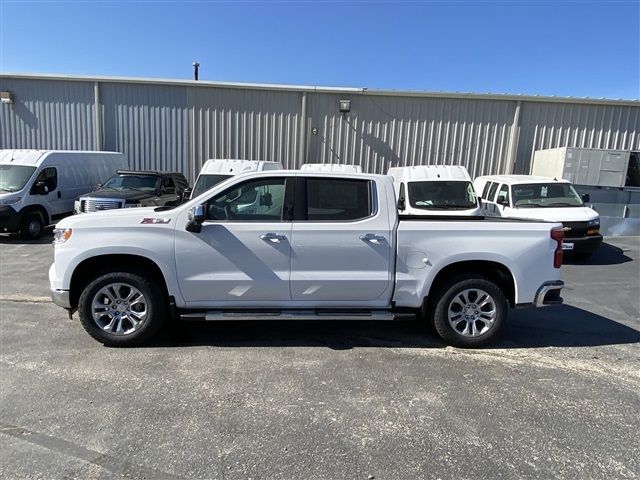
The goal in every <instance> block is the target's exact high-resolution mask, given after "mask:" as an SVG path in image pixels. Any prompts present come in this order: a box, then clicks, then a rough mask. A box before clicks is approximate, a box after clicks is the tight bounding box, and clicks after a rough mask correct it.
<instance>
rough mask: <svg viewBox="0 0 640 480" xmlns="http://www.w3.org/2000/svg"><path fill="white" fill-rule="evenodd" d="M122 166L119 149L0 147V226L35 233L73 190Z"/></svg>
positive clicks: (67, 203)
mask: <svg viewBox="0 0 640 480" xmlns="http://www.w3.org/2000/svg"><path fill="white" fill-rule="evenodd" d="M127 167H128V165H127V160H126V157H125V156H124V155H123V154H122V153H118V152H90V151H74V150H13V149H12V150H0V232H4V233H15V232H19V233H20V234H21V236H22V237H23V238H25V239H37V238H39V237H40V235H41V234H42V230H43V229H44V228H45V227H46V226H48V225H51V224H53V223H55V222H56V221H57V220H59V219H60V218H63V217H65V216H67V215H70V214H72V213H73V205H74V201H75V199H76V198H77V197H78V196H80V195H83V194H85V193H87V192H90V191H92V190H93V189H94V188H95V186H96V185H97V184H99V183H103V182H104V181H105V180H107V179H108V178H109V177H111V176H112V175H113V174H114V172H115V171H116V170H119V169H124V168H127Z"/></svg>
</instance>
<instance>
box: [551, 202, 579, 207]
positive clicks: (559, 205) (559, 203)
mask: <svg viewBox="0 0 640 480" xmlns="http://www.w3.org/2000/svg"><path fill="white" fill-rule="evenodd" d="M547 206H548V207H562V206H565V207H578V206H579V205H573V204H571V203H567V202H557V203H549V204H548V205H547Z"/></svg>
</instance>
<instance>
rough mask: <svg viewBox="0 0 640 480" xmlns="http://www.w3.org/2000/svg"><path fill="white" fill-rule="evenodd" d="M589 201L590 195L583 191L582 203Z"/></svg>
mask: <svg viewBox="0 0 640 480" xmlns="http://www.w3.org/2000/svg"><path fill="white" fill-rule="evenodd" d="M590 201H591V195H589V194H588V193H585V194H584V195H582V203H589V202H590Z"/></svg>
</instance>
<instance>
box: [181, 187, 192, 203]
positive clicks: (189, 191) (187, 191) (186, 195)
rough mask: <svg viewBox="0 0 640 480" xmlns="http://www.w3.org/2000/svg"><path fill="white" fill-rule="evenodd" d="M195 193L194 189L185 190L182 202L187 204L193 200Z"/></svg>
mask: <svg viewBox="0 0 640 480" xmlns="http://www.w3.org/2000/svg"><path fill="white" fill-rule="evenodd" d="M192 192H193V188H185V189H184V190H183V191H182V201H183V202H186V201H187V200H189V199H190V198H191V193H192Z"/></svg>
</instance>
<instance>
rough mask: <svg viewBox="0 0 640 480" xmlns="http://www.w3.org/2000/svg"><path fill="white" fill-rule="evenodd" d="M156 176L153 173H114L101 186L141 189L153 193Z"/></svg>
mask: <svg viewBox="0 0 640 480" xmlns="http://www.w3.org/2000/svg"><path fill="white" fill-rule="evenodd" d="M157 183H158V177H154V176H153V175H116V176H114V177H111V178H110V179H109V180H107V183H105V184H104V185H103V186H102V188H107V189H109V190H141V191H143V192H149V193H153V192H155V191H156V184H157Z"/></svg>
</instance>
